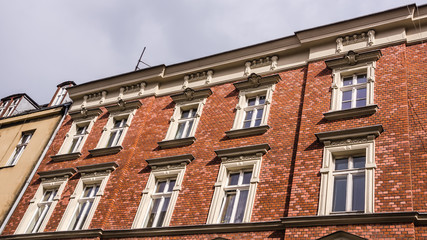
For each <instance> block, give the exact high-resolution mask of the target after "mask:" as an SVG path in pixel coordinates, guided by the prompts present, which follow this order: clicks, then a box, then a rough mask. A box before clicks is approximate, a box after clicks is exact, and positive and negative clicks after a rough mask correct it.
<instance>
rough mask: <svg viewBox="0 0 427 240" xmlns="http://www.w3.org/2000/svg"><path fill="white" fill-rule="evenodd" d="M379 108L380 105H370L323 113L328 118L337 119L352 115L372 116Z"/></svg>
mask: <svg viewBox="0 0 427 240" xmlns="http://www.w3.org/2000/svg"><path fill="white" fill-rule="evenodd" d="M377 110H378V105H376V104H374V105H368V106H364V107H358V108H350V109H345V110H335V111H329V112H325V113H323V116H324V117H325V119H326V120H337V119H344V118H351V117H361V116H370V115H372V114H374V113H376V112H377Z"/></svg>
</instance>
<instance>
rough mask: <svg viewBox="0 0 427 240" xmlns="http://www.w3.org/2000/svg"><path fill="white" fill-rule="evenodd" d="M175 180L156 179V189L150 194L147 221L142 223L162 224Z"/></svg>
mask: <svg viewBox="0 0 427 240" xmlns="http://www.w3.org/2000/svg"><path fill="white" fill-rule="evenodd" d="M175 182H176V180H175V179H162V180H158V181H157V183H156V188H155V189H156V190H155V192H154V193H153V194H151V198H152V200H151V204H150V210H149V212H148V216H147V223H146V224H144V225H145V227H161V226H163V222H164V220H165V216H166V212H167V210H168V208H169V203H170V199H171V196H172V191H173V188H174V186H175Z"/></svg>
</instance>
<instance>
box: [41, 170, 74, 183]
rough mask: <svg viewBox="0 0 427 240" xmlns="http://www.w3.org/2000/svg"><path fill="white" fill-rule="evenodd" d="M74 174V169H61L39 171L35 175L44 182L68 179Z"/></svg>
mask: <svg viewBox="0 0 427 240" xmlns="http://www.w3.org/2000/svg"><path fill="white" fill-rule="evenodd" d="M74 173H76V169H74V168H63V169H56V170H50V171H41V172H38V173H37V174H38V175H39V176H40V177H41V178H42V180H44V179H48V178H62V177H65V178H69V177H71V176H72V175H74Z"/></svg>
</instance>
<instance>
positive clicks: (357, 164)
mask: <svg viewBox="0 0 427 240" xmlns="http://www.w3.org/2000/svg"><path fill="white" fill-rule="evenodd" d="M365 162H366V158H365V156H363V157H353V168H364V167H365Z"/></svg>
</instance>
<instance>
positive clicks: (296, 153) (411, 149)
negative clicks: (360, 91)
mask: <svg viewBox="0 0 427 240" xmlns="http://www.w3.org/2000/svg"><path fill="white" fill-rule="evenodd" d="M379 50H381V53H382V57H381V58H380V59H379V60H378V61H377V62H376V69H375V89H374V96H375V98H374V103H375V104H377V105H378V107H379V110H378V111H377V112H376V113H374V114H372V115H370V116H357V117H351V118H344V119H338V120H326V119H325V118H324V115H323V113H325V112H328V111H329V110H330V104H331V83H332V77H331V74H332V70H331V69H330V68H328V67H327V66H326V64H325V59H323V60H317V61H313V62H309V63H308V64H307V65H305V66H302V67H297V68H294V69H290V70H286V71H282V72H279V73H278V74H279V75H280V78H281V81H280V82H278V83H277V84H276V86H275V90H274V92H273V100H272V103H271V108H270V113H269V116H268V125H269V126H270V129H269V130H268V131H267V132H266V133H264V134H261V135H256V136H248V137H240V138H235V139H230V138H228V137H227V136H226V135H225V132H226V131H228V130H230V128H231V126H232V125H233V122H234V118H235V112H236V110H235V106H236V104H237V103H238V99H239V91H238V90H237V89H236V88H235V87H234V86H233V84H232V83H225V84H220V85H215V86H212V87H210V89H211V90H212V92H213V94H212V95H211V96H209V97H208V98H207V101H206V104H205V106H204V108H203V112H202V115H201V118H200V122H199V124H198V127H197V130H196V133H195V138H196V141H195V142H194V143H193V144H191V145H189V146H184V147H175V148H170V149H161V148H159V146H158V144H157V142H160V141H162V140H163V139H164V137H165V135H166V132H167V130H168V128H169V124H170V118H171V116H172V114H173V112H174V105H175V103H174V102H173V101H172V99H171V98H170V96H160V97H154V96H151V97H146V98H142V99H140V101H141V103H142V106H141V107H140V108H139V109H138V110H137V111H136V114H135V116H134V118H133V120H132V123H131V125H130V127H129V130H128V132H127V134H126V136H125V138H124V141H123V143H122V146H123V149H122V150H121V151H120V152H119V153H117V154H112V155H106V156H100V157H92V156H91V155H90V154H89V152H88V150H90V149H94V148H96V146H97V143H98V140H99V139H100V137H101V134H102V130H103V128H104V126H105V124H106V123H107V120H108V117H109V113H108V112H107V111H106V109H105V108H102V110H103V113H102V114H101V115H100V116H99V117H98V119H97V120H96V122H95V123H94V126H93V128H92V130H91V132H90V134H89V136H88V139H87V140H86V142H85V145H84V146H83V148H82V151H81V153H82V155H81V156H80V157H79V158H78V159H75V160H70V161H62V162H52V161H51V158H50V157H46V158H45V159H44V160H43V162H42V164H41V166H40V168H39V170H38V171H39V172H42V171H49V170H55V169H64V168H74V167H76V166H85V165H90V164H97V163H106V162H112V161H114V162H116V163H117V164H118V166H119V167H118V168H117V169H115V170H114V171H113V172H112V173H111V176H110V178H109V180H108V183H107V186H106V188H105V190H104V195H103V196H102V198H101V200H100V203H99V205H98V206H97V208H96V211H95V213H94V217H93V219H92V221H91V223H90V227H89V229H102V230H103V231H105V232H108V231H110V232H112V230H126V229H131V227H132V223H133V221H134V218H135V215H136V213H137V210H138V207H139V204H140V201H141V194H142V192H143V190H144V188H145V186H146V183H147V181H148V178H149V175H150V172H151V168H150V167H149V166H148V164H147V162H146V161H145V160H146V159H152V158H159V157H167V156H175V155H182V154H192V155H193V156H194V158H195V159H194V160H193V161H192V162H191V163H189V164H188V165H187V167H186V172H185V176H184V179H183V182H182V189H181V190H180V191H179V195H178V199H177V202H176V205H175V208H174V211H173V214H172V218H171V221H170V224H169V226H170V227H167V229H171V228H173V227H179V226H188V225H201V226H204V225H205V224H206V221H207V218H208V214H209V209H210V207H211V201H212V197H213V194H214V190H215V188H214V184H215V182H216V180H217V176H218V171H219V168H220V165H221V160H220V159H219V158H218V157H217V155H216V154H215V152H214V151H215V150H219V149H228V148H236V147H243V146H249V145H256V144H265V143H267V144H268V145H269V146H270V147H271V150H269V151H268V152H267V153H266V154H265V155H264V156H263V157H262V166H261V171H260V179H259V183H258V186H257V189H256V196H255V201H254V206H253V210H252V215H251V222H252V223H259V222H276V223H277V226H278V227H277V226H275V227H274V229H266V230H265V231H261V230H259V229H258V230H257V231H250V230H248V229H246V230H236V232H221V231H219V232H218V233H202V232H199V233H197V234H189V235H186V234H184V233H180V234H167V233H166V234H164V235H162V234H159V235H157V236H144V234H143V232H142V231H141V235H140V236H133V237H131V236H129V235H126V234H124V235H123V238H119V237H117V239H216V238H225V239H319V238H321V237H324V236H327V235H329V234H332V233H335V232H337V231H344V232H347V233H350V234H354V235H357V236H359V237H361V238H366V239H425V238H427V228H426V226H423V225H425V224H426V222H425V220H424V222H422V221H417V220H415V217H414V218H413V219H412V220H408V219H410V217H408V218H405V220H396V221H390V222H384V221H385V220H379V221H380V222H379V223H373V222H372V220H369V221H367V222H366V223H363V222H355V223H354V224H350V223H343V224H334V225H328V224H327V223H324V224H322V223H319V222H315V223H313V224H312V225H311V226H308V225H305V224H301V225H298V224H294V225H287V221H288V220H289V221H290V220H291V219H293V217H309V216H313V217H315V216H317V215H318V208H319V198H320V197H321V196H320V184H321V177H320V172H319V171H320V169H321V167H322V160H323V152H324V145H323V144H322V143H321V142H319V141H318V140H317V138H316V136H315V133H319V132H328V131H335V130H344V129H352V128H358V127H366V126H372V125H378V124H380V125H382V127H383V128H384V132H383V133H381V135H380V136H378V137H377V138H376V139H375V163H376V168H375V174H374V177H375V178H374V213H375V214H382V213H384V214H386V213H387V214H388V213H402V212H403V213H408V215H410V213H414V216H415V212H418V213H420V214H424V213H427V200H426V199H427V183H426V181H427V177H426V174H427V161H426V160H427V151H426V149H427V135H426V132H425V130H426V126H427V117H426V116H427V101H426V100H427V94H426V89H427V83H426V81H425V79H427V44H425V43H416V44H405V43H399V44H395V45H389V46H387V47H382V48H380V49H379ZM72 121H73V120H72V119H71V117H69V116H68V117H67V118H66V120H65V121H64V123H63V125H62V127H61V129H60V131H59V132H58V134H57V136H56V137H55V140H54V142H53V144H52V145H51V147H50V149H49V151H48V153H47V156H53V155H56V154H58V151H59V149H60V147H61V145H62V144H63V140H64V138H65V135H66V134H67V132H68V131H69V129H70V127H71V125H72ZM79 179H80V175H79V174H78V173H77V174H75V175H73V176H72V177H70V178H69V180H68V182H67V183H66V186H65V189H64V191H63V193H62V195H61V198H60V200H59V201H58V204H57V205H56V207H55V209H54V212H53V214H52V216H51V218H50V220H49V222H48V225H47V227H46V228H45V230H44V232H54V231H56V229H57V227H58V224H59V222H60V220H61V218H62V216H63V214H64V212H65V209H66V207H67V205H68V203H69V199H70V196H71V195H72V194H73V192H74V189H75V187H76V184H77V182H78V181H79ZM39 185H40V177H39V176H38V175H36V176H35V177H34V178H33V179H32V182H31V184H30V186H29V187H28V189H27V191H26V193H25V194H24V196H23V198H22V200H21V201H20V203H19V205H18V207H17V209H16V211H15V212H14V214H13V216H12V218H11V220H10V221H9V224H8V225H7V227H6V229H5V230H4V232H3V233H2V234H3V235H10V234H14V231H15V229H16V228H17V226H18V224H19V223H20V221H21V219H22V217H23V215H24V213H25V211H26V210H27V207H28V204H29V202H30V200H31V199H32V198H33V196H34V194H35V192H36V191H37V189H38V188H39ZM362 215H363V214H362ZM384 216H385V218H387V216H388V215H384ZM393 216H394V215H393ZM411 216H412V215H411ZM423 216H424V215H423ZM402 219H403V218H402ZM424 219H425V216H424ZM320 221H321V220H320ZM401 221H404V222H401ZM83 231H84V230H83ZM227 231H228V230H227ZM108 238H109V239H116V238H114V237H108ZM75 239H78V238H75ZM82 239H103V237H102V236H99V237H93V238H92V237H89V236H87V238H82Z"/></svg>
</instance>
